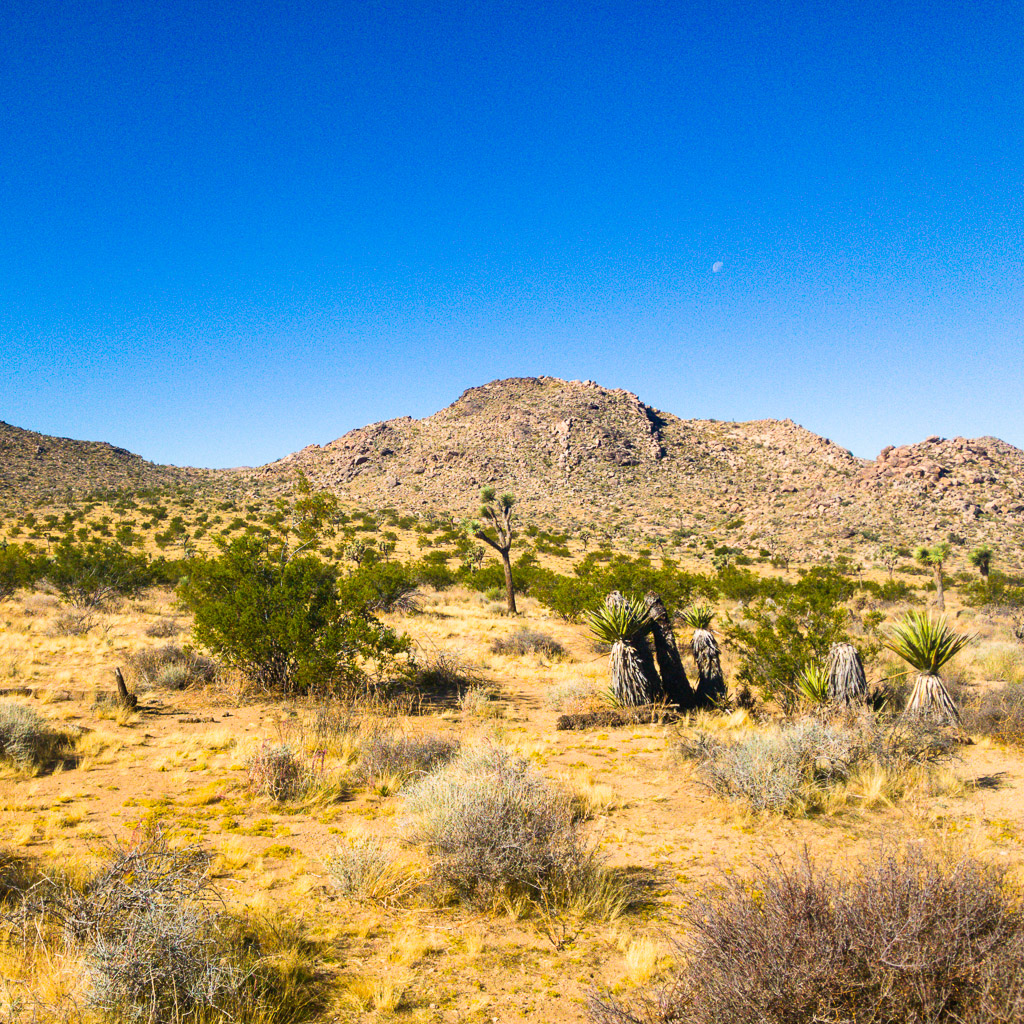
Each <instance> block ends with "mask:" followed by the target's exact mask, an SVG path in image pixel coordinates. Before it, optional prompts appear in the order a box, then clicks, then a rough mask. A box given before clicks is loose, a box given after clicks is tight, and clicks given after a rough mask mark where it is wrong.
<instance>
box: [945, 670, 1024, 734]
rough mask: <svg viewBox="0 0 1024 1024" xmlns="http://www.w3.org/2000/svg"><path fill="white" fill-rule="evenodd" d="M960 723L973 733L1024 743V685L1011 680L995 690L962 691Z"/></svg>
mask: <svg viewBox="0 0 1024 1024" xmlns="http://www.w3.org/2000/svg"><path fill="white" fill-rule="evenodd" d="M960 724H961V726H962V727H963V728H964V730H965V731H966V732H968V733H971V734H973V735H976V736H989V737H991V738H992V739H994V740H995V741H996V742H997V743H1006V744H1008V745H1010V746H1016V747H1024V686H1022V685H1021V684H1020V683H1007V684H1006V685H1005V686H1001V687H999V688H998V689H995V690H985V691H982V692H974V693H970V694H963V693H962V694H961V699H960Z"/></svg>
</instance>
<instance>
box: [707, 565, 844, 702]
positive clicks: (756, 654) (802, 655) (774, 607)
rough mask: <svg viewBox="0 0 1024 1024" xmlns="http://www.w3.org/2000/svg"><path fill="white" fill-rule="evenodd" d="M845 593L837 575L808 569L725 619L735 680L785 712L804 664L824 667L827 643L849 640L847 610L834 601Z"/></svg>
mask: <svg viewBox="0 0 1024 1024" xmlns="http://www.w3.org/2000/svg"><path fill="white" fill-rule="evenodd" d="M850 592H852V584H850V583H849V581H847V580H844V579H843V578H842V577H840V576H838V574H836V573H834V572H830V571H828V570H824V571H820V572H819V571H815V570H812V571H811V572H810V573H808V574H807V575H806V576H805V577H804V578H803V579H801V580H800V581H799V582H798V583H796V584H793V585H792V586H786V587H785V589H783V588H777V590H776V595H775V596H774V597H765V596H761V597H757V598H755V599H754V600H753V601H752V602H751V604H750V605H749V606H748V607H747V608H745V609H744V610H743V613H742V618H738V619H732V618H728V619H726V622H725V626H724V630H723V632H724V635H725V637H726V639H727V640H728V641H729V643H730V644H731V645H732V646H733V648H734V649H735V650H736V651H737V652H738V653H739V656H740V668H739V671H738V672H737V679H738V680H739V681H740V682H741V683H746V684H747V685H749V686H751V687H753V688H755V689H757V690H759V691H760V693H761V696H762V697H763V698H764V699H765V700H776V701H778V702H779V703H780V704H781V705H782V706H783V708H785V709H786V710H787V711H788V710H791V709H792V708H793V707H795V705H796V703H797V701H798V699H799V692H800V691H799V686H798V679H799V677H800V673H801V671H802V670H803V668H804V666H805V665H807V664H809V663H812V662H817V663H819V664H824V663H825V662H826V661H827V658H828V652H829V649H830V648H831V646H832V645H833V644H836V643H845V642H848V641H849V637H848V636H847V632H846V626H847V621H848V618H849V612H848V611H847V609H846V608H844V607H843V606H842V604H841V603H840V602H841V601H842V600H844V599H845V598H846V597H848V596H849V594H850Z"/></svg>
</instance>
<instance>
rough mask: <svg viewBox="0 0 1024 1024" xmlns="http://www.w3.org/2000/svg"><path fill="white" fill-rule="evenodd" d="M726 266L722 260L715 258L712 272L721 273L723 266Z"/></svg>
mask: <svg viewBox="0 0 1024 1024" xmlns="http://www.w3.org/2000/svg"><path fill="white" fill-rule="evenodd" d="M724 266H725V264H724V263H723V262H722V261H721V260H715V262H714V263H712V264H711V273H712V274H717V273H719V272H720V271H721V269H722V267H724Z"/></svg>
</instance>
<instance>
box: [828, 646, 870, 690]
mask: <svg viewBox="0 0 1024 1024" xmlns="http://www.w3.org/2000/svg"><path fill="white" fill-rule="evenodd" d="M867 692H868V680H867V676H866V675H865V674H864V663H863V662H862V661H861V660H860V652H859V651H858V650H857V648H856V647H854V646H853V644H833V645H832V647H831V649H830V650H829V652H828V696H829V700H831V701H833V702H834V703H836V704H840V703H842V704H852V703H853V702H854V701H862V700H865V699H866V697H867Z"/></svg>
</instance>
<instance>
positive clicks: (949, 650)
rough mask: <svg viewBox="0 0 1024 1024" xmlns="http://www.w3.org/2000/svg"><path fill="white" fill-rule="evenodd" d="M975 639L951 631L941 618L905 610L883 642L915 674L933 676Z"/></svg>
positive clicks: (971, 636)
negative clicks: (911, 668) (909, 666)
mask: <svg viewBox="0 0 1024 1024" xmlns="http://www.w3.org/2000/svg"><path fill="white" fill-rule="evenodd" d="M975 638H976V637H975V634H973V633H958V632H957V631H956V630H955V629H951V628H950V627H949V626H948V625H947V624H946V616H945V615H940V616H939V618H938V619H932V618H931V617H930V616H928V615H926V614H925V613H924V612H919V611H909V612H907V614H906V615H905V616H904V618H903V620H902V621H901V622H897V623H896V625H895V626H893V627H892V632H891V633H890V634H889V636H888V637H886V639H885V641H884V643H885V646H886V647H887V648H888V649H889V650H890V651H892V652H894V653H895V654H898V655H899V656H900V657H901V658H902V659H903V660H904V661H905V662H907V663H908V664H910V665H911V666H913V667H914V668H916V669H917V670H918V672H921V673H923V674H924V675H929V676H937V675H938V674H939V670H940V669H941V668H942V666H943V665H945V664H946V662H948V661H949V660H950V659H951V658H952V657H953V656H954V655H956V654H957V653H958V652H959V651H962V650H963V649H964V648H965V647H966V646H967V645H968V644H969V643H971V642H973V641H974V640H975Z"/></svg>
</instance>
